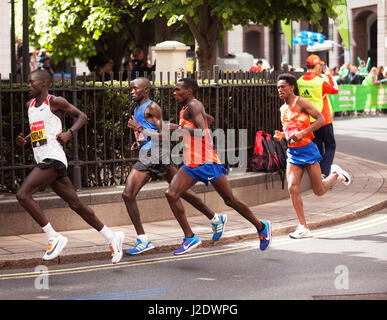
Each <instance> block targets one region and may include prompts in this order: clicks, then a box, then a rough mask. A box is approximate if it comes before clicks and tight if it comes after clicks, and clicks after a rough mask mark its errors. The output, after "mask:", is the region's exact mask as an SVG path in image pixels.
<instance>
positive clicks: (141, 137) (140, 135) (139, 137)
mask: <svg viewBox="0 0 387 320" xmlns="http://www.w3.org/2000/svg"><path fill="white" fill-rule="evenodd" d="M139 125H141V124H140V123H139ZM134 137H135V138H136V141H137V143H138V144H139V145H140V146H142V145H144V144H145V142H146V137H145V136H144V134H143V133H142V132H138V131H137V130H134Z"/></svg>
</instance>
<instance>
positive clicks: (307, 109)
mask: <svg viewBox="0 0 387 320" xmlns="http://www.w3.org/2000/svg"><path fill="white" fill-rule="evenodd" d="M297 107H298V108H300V109H299V111H300V112H303V113H306V114H308V115H310V116H312V117H313V118H315V119H316V121H315V122H312V124H311V125H310V126H309V127H308V128H306V129H304V130H302V131H300V132H297V133H296V134H294V135H293V136H291V137H289V138H290V139H293V140H294V141H299V140H301V139H302V138H303V137H304V136H305V135H307V134H308V133H311V132H313V131H316V130H317V129H319V128H320V127H322V125H323V124H324V123H325V118H324V116H323V115H322V113H321V112H320V111H318V110H317V109H316V108H315V107H314V106H313V104H312V103H311V102H310V101H309V100H308V99H305V98H300V99H298V101H297Z"/></svg>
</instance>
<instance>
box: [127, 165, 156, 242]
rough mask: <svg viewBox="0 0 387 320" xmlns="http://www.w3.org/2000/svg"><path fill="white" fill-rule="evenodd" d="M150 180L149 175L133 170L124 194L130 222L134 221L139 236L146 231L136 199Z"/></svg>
mask: <svg viewBox="0 0 387 320" xmlns="http://www.w3.org/2000/svg"><path fill="white" fill-rule="evenodd" d="M149 178H150V176H149V175H148V174H147V173H144V172H140V171H138V170H136V169H132V170H131V171H130V173H129V176H128V178H127V179H126V182H125V189H124V192H123V193H122V198H123V200H124V202H125V206H126V210H127V211H128V214H129V217H130V220H132V223H133V226H134V228H135V230H136V232H137V234H138V235H139V234H145V231H144V227H143V225H142V222H141V217H140V212H139V210H138V206H137V202H136V197H137V194H138V193H139V192H140V190H141V188H142V187H143V186H144V185H145V184H146V183H147V182H148V181H149Z"/></svg>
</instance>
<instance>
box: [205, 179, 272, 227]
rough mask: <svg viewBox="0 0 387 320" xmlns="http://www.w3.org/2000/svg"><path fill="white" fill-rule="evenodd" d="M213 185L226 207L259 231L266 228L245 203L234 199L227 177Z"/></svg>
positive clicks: (213, 182)
mask: <svg viewBox="0 0 387 320" xmlns="http://www.w3.org/2000/svg"><path fill="white" fill-rule="evenodd" d="M211 184H212V185H213V186H214V188H215V190H216V191H217V192H218V194H219V195H220V196H221V197H222V198H223V200H224V203H225V204H226V205H228V206H229V207H231V208H233V209H234V210H236V211H237V212H238V213H239V214H240V215H241V216H242V217H244V218H245V219H247V220H248V221H249V222H251V223H252V224H253V225H254V226H255V227H256V228H257V230H258V231H262V230H263V229H264V228H265V226H264V225H263V223H262V222H261V221H259V220H258V219H257V218H256V217H255V215H254V213H253V212H252V211H251V210H250V208H249V207H248V206H247V205H246V204H245V203H244V202H242V201H240V200H239V199H237V198H235V197H234V195H233V193H232V189H231V186H230V184H229V182H228V180H227V178H226V176H225V175H222V176H221V177H220V178H219V179H217V180H215V181H212V182H211Z"/></svg>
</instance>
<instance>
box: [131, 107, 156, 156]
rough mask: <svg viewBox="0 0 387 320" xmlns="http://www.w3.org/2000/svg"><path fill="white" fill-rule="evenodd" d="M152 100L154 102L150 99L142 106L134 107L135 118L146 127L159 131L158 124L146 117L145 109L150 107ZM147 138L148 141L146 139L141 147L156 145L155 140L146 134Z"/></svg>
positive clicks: (148, 147)
mask: <svg viewBox="0 0 387 320" xmlns="http://www.w3.org/2000/svg"><path fill="white" fill-rule="evenodd" d="M152 102H153V101H152V100H149V101H147V102H145V103H144V104H142V105H141V106H138V105H137V106H136V108H135V109H134V119H135V120H136V121H137V123H139V124H140V125H141V127H143V128H144V129H147V130H152V131H156V132H158V131H159V130H158V129H157V127H156V125H155V124H154V123H151V122H149V121H148V120H146V118H145V110H146V108H148V106H149V105H150V104H151V103H152ZM142 133H144V132H142ZM145 138H146V141H145V143H144V144H142V145H141V146H140V149H143V150H148V149H150V148H152V147H153V146H154V144H155V141H153V140H152V139H151V137H150V136H146V135H145Z"/></svg>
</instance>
